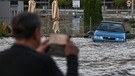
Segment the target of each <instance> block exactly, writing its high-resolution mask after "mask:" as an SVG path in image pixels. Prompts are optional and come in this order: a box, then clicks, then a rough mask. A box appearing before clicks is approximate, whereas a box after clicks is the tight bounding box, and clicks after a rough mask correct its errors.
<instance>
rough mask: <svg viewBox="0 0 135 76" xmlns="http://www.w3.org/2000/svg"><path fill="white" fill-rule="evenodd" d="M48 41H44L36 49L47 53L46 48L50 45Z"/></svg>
mask: <svg viewBox="0 0 135 76" xmlns="http://www.w3.org/2000/svg"><path fill="white" fill-rule="evenodd" d="M48 41H49V40H46V41H44V42H42V43H41V44H40V46H39V47H38V48H37V49H36V50H37V52H39V53H45V50H46V48H47V47H48V44H47V43H48Z"/></svg>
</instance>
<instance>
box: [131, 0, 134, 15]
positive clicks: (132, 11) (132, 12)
mask: <svg viewBox="0 0 135 76" xmlns="http://www.w3.org/2000/svg"><path fill="white" fill-rule="evenodd" d="M133 14H134V0H132V7H131V15H132V17H133Z"/></svg>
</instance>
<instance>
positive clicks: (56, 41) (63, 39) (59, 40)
mask: <svg viewBox="0 0 135 76" xmlns="http://www.w3.org/2000/svg"><path fill="white" fill-rule="evenodd" d="M68 40H69V36H68V35H66V34H51V35H50V37H49V42H48V45H49V46H48V48H47V49H46V53H47V54H49V55H54V56H60V57H65V47H66V44H67V41H68Z"/></svg>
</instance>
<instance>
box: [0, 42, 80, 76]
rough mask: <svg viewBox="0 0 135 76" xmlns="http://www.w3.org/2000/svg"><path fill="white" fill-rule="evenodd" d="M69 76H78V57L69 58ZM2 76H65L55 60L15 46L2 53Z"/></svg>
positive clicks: (18, 45) (0, 66)
mask: <svg viewBox="0 0 135 76" xmlns="http://www.w3.org/2000/svg"><path fill="white" fill-rule="evenodd" d="M67 66H68V69H67V75H66V76H78V70H77V69H78V68H77V67H78V62H77V57H76V56H74V55H70V56H68V57H67ZM0 76H64V75H63V74H62V72H61V71H60V70H59V69H58V67H57V65H56V63H55V62H54V61H53V59H52V58H51V57H50V56H49V55H46V54H41V53H37V52H36V51H35V50H34V49H32V48H30V47H28V46H25V45H20V44H14V45H13V46H12V47H11V48H10V49H7V50H5V51H3V52H1V53H0Z"/></svg>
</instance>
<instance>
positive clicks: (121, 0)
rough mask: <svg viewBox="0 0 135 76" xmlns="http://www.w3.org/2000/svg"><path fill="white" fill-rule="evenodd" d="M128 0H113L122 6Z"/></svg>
mask: <svg viewBox="0 0 135 76" xmlns="http://www.w3.org/2000/svg"><path fill="white" fill-rule="evenodd" d="M126 1H127V0H113V3H114V4H115V6H122V5H125V4H126Z"/></svg>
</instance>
